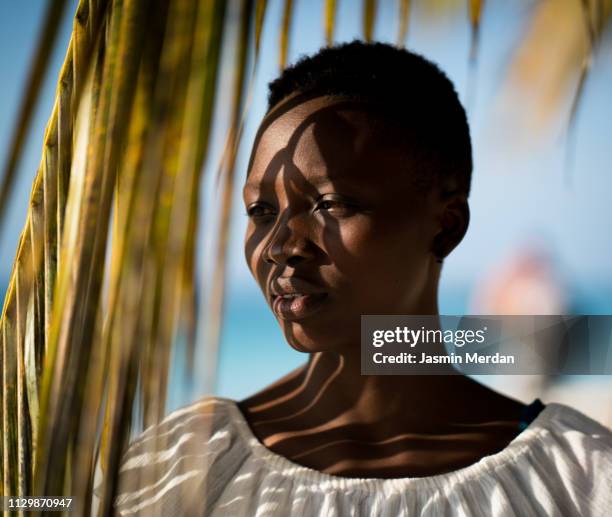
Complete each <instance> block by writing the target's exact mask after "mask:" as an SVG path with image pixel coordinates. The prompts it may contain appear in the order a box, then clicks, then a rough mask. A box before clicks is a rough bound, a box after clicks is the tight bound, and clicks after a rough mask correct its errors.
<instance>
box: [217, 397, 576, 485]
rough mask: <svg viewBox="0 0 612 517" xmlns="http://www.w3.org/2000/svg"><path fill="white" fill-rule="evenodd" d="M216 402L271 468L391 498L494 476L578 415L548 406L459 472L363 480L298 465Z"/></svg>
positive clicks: (229, 402) (233, 409)
mask: <svg viewBox="0 0 612 517" xmlns="http://www.w3.org/2000/svg"><path fill="white" fill-rule="evenodd" d="M214 398H215V400H216V401H217V402H219V403H221V404H223V405H225V406H227V407H228V408H229V411H230V417H231V420H232V421H233V422H234V424H235V425H236V427H237V429H238V433H239V436H240V438H241V439H242V440H243V441H244V442H245V444H246V446H247V448H248V449H249V450H250V451H251V452H252V454H253V457H254V458H257V459H258V460H260V461H262V462H263V463H265V464H267V465H268V466H269V467H270V469H271V470H273V471H280V472H282V473H284V474H286V475H289V476H291V477H299V478H301V479H302V480H303V481H305V482H307V483H308V484H312V485H315V486H318V487H319V488H320V489H325V488H337V489H342V490H345V489H358V490H362V491H368V492H370V491H376V492H380V491H382V492H383V493H387V494H391V493H395V492H398V491H404V490H406V489H419V488H421V489H424V488H430V489H431V488H439V489H440V488H444V487H448V486H452V485H454V484H455V483H459V482H465V481H468V480H470V479H473V478H479V477H481V476H482V475H484V474H487V473H492V472H493V471H495V470H497V469H498V468H501V467H504V466H505V465H508V464H512V463H513V462H515V461H516V460H517V459H518V457H520V456H521V455H523V454H525V453H526V452H527V451H529V450H530V449H531V448H532V447H533V446H534V445H536V444H537V443H538V441H539V440H541V439H542V438H543V437H544V436H545V435H546V431H547V424H549V423H550V422H551V421H552V420H554V418H555V416H556V415H557V414H558V413H559V412H560V411H563V412H570V413H572V414H573V413H575V411H574V410H573V409H572V408H570V407H568V406H565V405H563V404H557V403H549V404H546V406H545V407H544V409H542V411H540V413H539V414H538V415H537V416H536V417H535V418H534V420H533V421H532V422H531V423H530V424H529V426H528V427H527V428H525V429H524V430H523V431H521V432H520V433H519V434H518V435H517V436H516V437H515V438H514V439H513V440H512V441H511V442H510V443H509V444H508V445H507V446H506V447H505V448H504V449H502V450H501V451H499V452H497V453H495V454H491V455H489V456H485V457H483V458H481V459H480V460H478V461H477V462H476V463H473V464H472V465H468V466H467V467H463V468H461V469H458V470H454V471H451V472H447V473H444V474H436V475H433V476H425V477H402V478H361V477H345V476H338V475H335V474H327V473H325V472H321V471H318V470H315V469H313V468H310V467H306V466H303V465H300V464H298V463H295V462H293V461H291V460H290V459H288V458H286V457H284V456H281V455H280V454H277V453H275V452H274V451H272V450H271V449H269V448H268V447H266V446H265V445H264V444H263V443H262V442H260V441H259V439H258V438H257V437H256V436H255V434H254V433H253V431H252V430H251V428H250V426H249V424H248V422H247V421H246V418H245V417H244V415H243V414H242V412H241V411H240V409H239V408H238V405H237V403H236V401H235V400H233V399H229V398H225V397H218V396H217V397H214ZM572 416H575V415H572Z"/></svg>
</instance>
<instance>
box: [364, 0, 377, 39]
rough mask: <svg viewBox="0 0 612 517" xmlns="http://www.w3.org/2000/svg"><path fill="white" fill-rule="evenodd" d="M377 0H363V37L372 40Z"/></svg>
mask: <svg viewBox="0 0 612 517" xmlns="http://www.w3.org/2000/svg"><path fill="white" fill-rule="evenodd" d="M377 4H378V2H377V0H363V38H364V39H365V40H366V41H372V36H373V35H374V23H375V22H376V7H377Z"/></svg>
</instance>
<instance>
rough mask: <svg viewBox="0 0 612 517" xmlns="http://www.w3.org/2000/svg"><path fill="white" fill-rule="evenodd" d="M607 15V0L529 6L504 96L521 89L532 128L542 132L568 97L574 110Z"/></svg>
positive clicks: (610, 7)
mask: <svg viewBox="0 0 612 517" xmlns="http://www.w3.org/2000/svg"><path fill="white" fill-rule="evenodd" d="M611 15H612V1H610V0H584V1H582V2H578V1H574V0H557V1H552V0H547V1H544V2H541V3H539V4H538V5H537V6H536V7H535V9H534V12H533V15H532V18H531V21H530V24H529V27H528V30H527V32H526V34H525V36H524V37H523V38H522V40H521V42H520V44H519V46H518V49H517V51H516V53H515V56H514V58H513V61H512V63H511V64H510V67H509V73H508V79H507V82H506V85H505V90H504V92H503V93H504V97H510V96H511V95H512V93H514V92H520V93H521V95H522V97H521V102H522V103H523V105H524V107H525V109H524V110H523V111H524V112H525V113H528V114H529V119H530V121H531V126H532V127H533V129H535V131H534V133H535V134H542V130H543V129H544V128H545V127H548V125H549V123H550V122H551V120H552V119H553V118H554V117H556V116H558V114H559V111H560V109H561V108H565V106H564V104H565V101H566V99H567V98H568V94H569V95H570V98H571V99H572V101H571V105H570V107H569V117H568V120H569V121H570V123H571V121H572V120H573V119H574V118H575V114H576V111H577V108H578V105H579V100H580V98H581V96H582V92H583V89H584V83H585V81H586V78H587V76H588V72H589V70H590V67H591V63H592V61H593V57H594V54H595V52H596V49H597V45H598V43H599V41H600V39H601V35H602V33H603V30H604V28H605V27H606V26H607V24H608V23H609V21H610V18H611Z"/></svg>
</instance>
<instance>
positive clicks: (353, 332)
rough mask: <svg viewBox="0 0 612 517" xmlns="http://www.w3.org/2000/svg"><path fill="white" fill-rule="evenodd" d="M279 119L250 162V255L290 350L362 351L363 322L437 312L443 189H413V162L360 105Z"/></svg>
mask: <svg viewBox="0 0 612 517" xmlns="http://www.w3.org/2000/svg"><path fill="white" fill-rule="evenodd" d="M286 104H289V103H286ZM280 111H281V112H279V110H276V111H275V112H273V113H272V114H270V115H268V117H266V119H264V122H263V123H262V126H261V128H260V131H259V134H258V139H256V143H255V147H254V149H253V155H252V157H251V165H250V170H249V174H248V178H247V181H246V184H245V186H244V191H243V192H244V203H245V207H246V210H247V213H248V215H249V222H248V228H247V231H246V237H245V255H246V260H247V264H248V266H249V269H250V270H251V272H252V273H253V275H254V277H255V279H256V281H257V283H258V284H259V286H260V287H261V290H262V291H263V293H264V296H265V297H266V300H267V302H268V304H269V305H270V307H271V309H272V310H273V312H274V315H275V317H276V318H277V320H278V321H279V323H280V325H281V327H282V329H283V332H284V334H285V336H286V338H287V340H288V342H289V343H290V344H291V345H292V346H293V347H294V348H296V349H297V350H301V351H307V352H318V351H329V350H334V351H338V352H342V351H343V350H347V349H348V348H351V347H355V346H359V345H358V344H359V336H360V317H361V315H362V314H418V313H427V312H428V311H430V310H432V309H431V307H429V305H428V304H431V303H432V301H433V304H434V307H433V310H434V311H435V310H436V307H435V291H436V289H437V278H438V272H439V266H437V265H436V263H435V257H434V255H433V253H432V245H433V241H434V238H435V236H436V234H437V233H438V232H439V231H440V218H441V210H442V209H441V204H440V203H437V202H436V201H435V200H436V189H430V191H428V192H424V191H423V189H417V188H416V187H414V186H413V184H412V182H411V180H410V161H409V158H408V157H407V156H406V155H405V154H404V153H403V152H402V150H401V149H399V148H398V146H397V145H396V146H395V147H394V146H392V145H391V144H389V143H387V142H386V141H385V137H384V134H383V133H381V131H374V130H373V129H372V124H371V122H370V118H369V117H368V116H367V112H366V111H365V108H364V107H363V105H359V104H358V103H354V102H353V103H349V102H347V101H340V100H334V99H331V98H329V97H319V98H316V99H311V100H309V101H306V102H302V103H300V104H297V105H295V106H292V107H284V108H283V107H281V110H280ZM280 295H284V297H283V296H280Z"/></svg>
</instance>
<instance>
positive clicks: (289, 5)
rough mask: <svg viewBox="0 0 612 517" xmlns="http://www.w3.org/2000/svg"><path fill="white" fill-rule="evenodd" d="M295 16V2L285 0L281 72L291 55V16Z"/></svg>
mask: <svg viewBox="0 0 612 517" xmlns="http://www.w3.org/2000/svg"><path fill="white" fill-rule="evenodd" d="M292 14H293V0H285V7H284V8H283V20H282V26H281V32H280V56H279V65H280V68H281V70H282V69H283V68H285V66H286V65H287V55H288V54H289V33H290V32H291V19H292V18H291V15H292Z"/></svg>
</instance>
